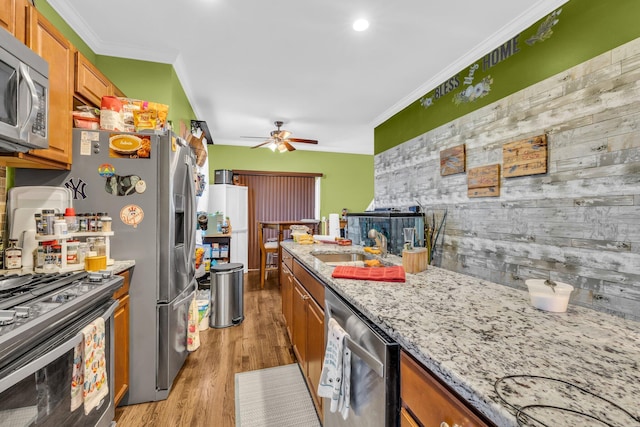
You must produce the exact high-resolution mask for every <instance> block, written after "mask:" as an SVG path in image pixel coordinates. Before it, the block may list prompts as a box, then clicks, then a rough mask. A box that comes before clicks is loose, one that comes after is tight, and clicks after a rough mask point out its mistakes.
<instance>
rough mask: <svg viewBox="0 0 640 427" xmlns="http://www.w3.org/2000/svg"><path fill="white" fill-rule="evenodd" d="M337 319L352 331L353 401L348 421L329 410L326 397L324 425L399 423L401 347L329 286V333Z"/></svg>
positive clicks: (350, 333)
mask: <svg viewBox="0 0 640 427" xmlns="http://www.w3.org/2000/svg"><path fill="white" fill-rule="evenodd" d="M332 317H333V318H334V319H335V320H336V321H337V322H338V324H340V326H342V328H343V329H344V330H345V331H346V332H347V333H348V334H349V337H348V338H347V340H346V345H347V346H348V347H349V349H350V350H351V400H350V406H351V408H350V410H349V415H348V417H347V419H346V420H344V419H343V418H342V416H341V415H340V413H339V412H335V413H332V412H330V410H329V407H330V400H329V399H328V398H324V402H323V407H324V427H338V426H339V427H345V426H352V427H356V426H362V427H365V426H366V427H374V426H397V425H398V422H399V414H400V405H399V401H400V381H399V377H400V368H399V367H400V362H399V359H400V350H399V345H398V343H396V342H394V341H393V340H392V339H391V338H389V336H387V335H386V334H385V333H384V332H383V331H382V330H381V329H380V328H379V327H378V326H376V325H375V324H373V323H372V322H371V321H369V320H368V319H367V318H366V317H365V316H363V315H362V314H361V313H359V312H358V311H357V310H355V309H354V308H353V307H352V306H351V305H350V304H349V303H348V302H346V301H345V300H344V299H343V298H342V297H340V296H339V295H337V294H336V293H335V292H333V291H332V290H331V289H330V288H329V287H326V288H325V324H324V327H325V336H329V334H328V331H327V329H328V323H329V319H330V318H332Z"/></svg>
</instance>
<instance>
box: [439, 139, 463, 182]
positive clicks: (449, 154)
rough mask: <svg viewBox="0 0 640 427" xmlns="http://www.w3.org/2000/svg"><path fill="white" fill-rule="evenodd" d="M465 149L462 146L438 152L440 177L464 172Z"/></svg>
mask: <svg viewBox="0 0 640 427" xmlns="http://www.w3.org/2000/svg"><path fill="white" fill-rule="evenodd" d="M465 163H466V158H465V147H464V144H462V145H456V146H455V147H451V148H447V149H446V150H442V151H441V152H440V175H442V176H445V175H453V174H455V173H462V172H464V171H465Z"/></svg>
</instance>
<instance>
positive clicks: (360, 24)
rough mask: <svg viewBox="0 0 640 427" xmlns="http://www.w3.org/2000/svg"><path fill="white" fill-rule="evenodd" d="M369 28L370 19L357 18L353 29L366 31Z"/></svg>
mask: <svg viewBox="0 0 640 427" xmlns="http://www.w3.org/2000/svg"><path fill="white" fill-rule="evenodd" d="M367 28H369V21H367V20H366V19H357V20H356V21H355V22H354V23H353V29H354V30H355V31H365V30H366V29H367Z"/></svg>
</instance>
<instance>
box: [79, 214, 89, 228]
mask: <svg viewBox="0 0 640 427" xmlns="http://www.w3.org/2000/svg"><path fill="white" fill-rule="evenodd" d="M88 227H89V226H88V224H87V215H86V214H83V213H81V214H79V216H78V231H80V232H84V231H87V230H88Z"/></svg>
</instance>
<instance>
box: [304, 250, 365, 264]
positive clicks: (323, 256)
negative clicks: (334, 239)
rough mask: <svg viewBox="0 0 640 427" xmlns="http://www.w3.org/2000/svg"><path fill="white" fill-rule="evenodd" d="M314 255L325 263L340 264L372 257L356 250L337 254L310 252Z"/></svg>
mask: <svg viewBox="0 0 640 427" xmlns="http://www.w3.org/2000/svg"><path fill="white" fill-rule="evenodd" d="M311 255H313V256H314V257H316V258H318V259H319V260H320V261H322V262H324V263H327V264H341V263H352V262H356V261H364V260H366V259H373V258H372V257H369V256H367V255H365V254H360V253H356V252H351V253H344V252H343V253H339V254H327V253H312V254H311Z"/></svg>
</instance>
